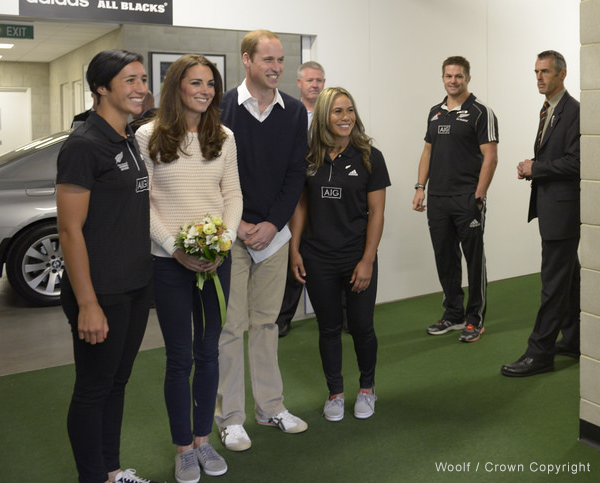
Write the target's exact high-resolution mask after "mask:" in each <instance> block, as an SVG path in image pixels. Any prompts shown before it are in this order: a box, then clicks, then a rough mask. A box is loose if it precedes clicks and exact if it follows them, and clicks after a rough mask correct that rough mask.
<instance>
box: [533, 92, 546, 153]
mask: <svg viewBox="0 0 600 483" xmlns="http://www.w3.org/2000/svg"><path fill="white" fill-rule="evenodd" d="M549 107H550V103H549V102H548V101H544V105H543V106H542V110H541V111H540V127H539V128H538V135H537V138H536V140H535V152H536V153H537V152H538V150H539V149H540V144H542V134H543V132H544V125H545V124H546V117H547V116H548V108H549Z"/></svg>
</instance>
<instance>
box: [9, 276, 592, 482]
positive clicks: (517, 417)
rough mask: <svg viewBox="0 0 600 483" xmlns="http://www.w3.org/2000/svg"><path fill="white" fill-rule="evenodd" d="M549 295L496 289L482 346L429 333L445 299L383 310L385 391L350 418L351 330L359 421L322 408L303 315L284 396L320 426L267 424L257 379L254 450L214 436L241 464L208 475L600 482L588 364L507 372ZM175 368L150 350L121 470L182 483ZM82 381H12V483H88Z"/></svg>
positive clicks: (525, 280) (62, 377) (381, 378)
mask: <svg viewBox="0 0 600 483" xmlns="http://www.w3.org/2000/svg"><path fill="white" fill-rule="evenodd" d="M539 294H540V282H539V275H528V276H524V277H518V278H513V279H509V280H503V281H499V282H494V283H491V284H490V285H489V288H488V301H489V307H488V316H487V321H486V332H485V334H484V335H483V337H482V339H481V340H480V341H478V342H475V343H471V344H464V343H460V342H459V341H458V335H459V333H458V332H452V333H449V334H446V335H443V336H435V337H432V336H429V335H427V334H426V332H425V328H426V327H427V325H429V324H430V323H433V322H435V320H436V319H437V318H438V317H439V315H440V304H441V295H440V294H433V295H427V296H422V297H416V298H413V299H408V300H403V301H399V302H394V303H388V304H383V305H380V306H378V307H377V308H376V315H375V320H376V322H375V323H376V331H377V336H378V340H379V353H378V365H377V376H376V378H377V379H376V381H377V382H376V390H377V394H378V396H379V399H378V401H377V406H376V413H375V415H374V416H373V417H372V418H371V419H368V420H357V419H355V418H354V417H353V416H352V412H351V409H352V404H353V402H354V395H355V393H356V391H357V390H358V375H357V367H356V361H355V358H354V351H353V347H352V340H351V337H350V336H348V335H344V376H345V384H346V388H345V390H346V416H345V418H344V420H342V421H340V422H336V423H331V422H328V421H325V420H324V419H323V418H322V416H321V410H322V406H323V403H324V401H325V397H326V395H327V390H326V386H325V382H324V377H323V374H322V370H321V364H320V359H319V354H318V347H317V330H316V322H315V320H314V319H306V320H302V321H298V322H294V323H293V324H292V331H291V332H290V334H289V335H288V336H287V337H285V338H284V339H281V340H280V345H279V362H280V367H281V371H282V375H283V380H284V388H285V391H284V394H285V404H286V406H287V407H288V409H289V410H290V411H291V412H293V413H294V414H296V415H298V416H300V417H302V418H303V419H305V420H306V421H307V422H308V424H309V429H308V431H307V432H305V433H302V434H297V435H289V434H284V433H282V432H281V431H279V430H277V429H274V428H268V427H264V426H259V425H257V424H256V423H255V422H254V419H253V417H252V415H253V402H252V399H251V391H250V386H249V385H248V383H247V394H246V401H247V414H248V421H247V422H246V425H245V426H246V429H247V431H248V433H249V435H250V437H251V438H252V448H251V449H250V450H249V451H246V452H243V453H232V452H229V451H227V450H225V449H224V448H223V447H222V445H221V443H220V441H219V439H218V435H217V432H216V431H214V432H213V435H212V436H211V440H212V441H211V442H212V443H213V445H214V446H215V448H216V449H217V451H219V452H221V454H222V455H223V456H224V457H225V458H226V460H227V463H228V465H229V471H228V473H227V474H226V475H224V476H221V477H218V478H217V477H209V476H205V475H203V476H202V481H204V482H206V481H210V480H215V481H216V480H218V481H219V482H220V483H221V482H222V483H227V482H245V483H253V482H266V483H270V482H279V481H285V482H292V483H295V482H334V483H337V482H400V481H409V482H421V481H423V482H427V481H443V482H446V481H448V482H452V481H478V482H479V481H491V482H496V481H498V482H501V481H506V482H515V481H523V482H530V481H549V480H550V481H581V482H586V481H590V482H591V481H599V479H600V452H598V451H596V450H594V449H592V448H590V447H588V446H586V445H584V444H582V443H581V442H579V441H578V427H579V365H578V364H577V362H576V361H574V360H572V359H568V358H566V357H558V358H557V359H556V361H555V362H556V370H555V372H553V373H549V374H543V375H539V376H535V377H531V378H523V379H510V378H505V377H502V376H501V375H500V366H501V365H502V364H503V363H506V362H512V361H513V360H515V359H516V358H518V357H519V356H520V355H521V354H522V353H523V351H524V349H525V345H526V341H527V337H528V335H529V332H530V331H531V328H532V326H533V321H534V318H535V314H536V311H537V304H538V303H539ZM40 350H43V347H40ZM163 371H164V350H163V349H155V350H150V351H145V352H141V353H140V354H139V356H138V359H137V361H136V365H135V368H134V372H133V375H132V378H131V382H130V384H129V386H128V392H127V401H126V411H125V420H124V424H123V440H122V464H123V466H124V467H134V468H136V469H137V470H138V473H139V474H140V475H142V476H144V477H147V478H150V477H151V478H152V479H154V480H157V481H168V482H174V481H175V480H174V478H173V465H174V460H173V457H174V450H173V446H172V445H171V443H170V438H169V430H168V423H167V416H166V410H165V406H164V401H163V396H162V381H163ZM72 384H73V366H72V365H69V366H63V367H56V368H51V369H45V370H40V371H34V372H29V373H24V374H17V375H11V376H4V377H0V438H1V441H2V450H1V451H0V481H3V482H11V483H12V482H19V483H21V482H26V483H29V482H44V483H54V482H57V483H58V482H75V481H76V474H75V466H74V462H73V459H72V455H71V451H70V446H69V442H68V437H67V434H66V427H65V426H66V425H65V417H66V412H67V406H68V402H69V397H70V393H71V388H72Z"/></svg>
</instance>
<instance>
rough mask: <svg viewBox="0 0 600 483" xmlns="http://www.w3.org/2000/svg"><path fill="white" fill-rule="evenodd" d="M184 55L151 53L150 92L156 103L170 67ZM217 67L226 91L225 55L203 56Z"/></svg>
mask: <svg viewBox="0 0 600 483" xmlns="http://www.w3.org/2000/svg"><path fill="white" fill-rule="evenodd" d="M182 55H184V54H183V53H174V52H150V90H151V91H152V94H154V98H155V99H156V102H158V100H159V99H160V91H161V87H162V84H163V82H164V80H165V76H166V75H167V70H168V68H169V66H170V65H171V64H172V63H173V62H175V61H176V60H177V59H179V57H181V56H182ZM202 55H204V57H206V58H207V59H208V60H210V61H211V62H212V63H213V64H215V65H216V66H217V69H219V72H220V73H221V77H222V78H223V89H225V85H226V83H225V55H220V54H202Z"/></svg>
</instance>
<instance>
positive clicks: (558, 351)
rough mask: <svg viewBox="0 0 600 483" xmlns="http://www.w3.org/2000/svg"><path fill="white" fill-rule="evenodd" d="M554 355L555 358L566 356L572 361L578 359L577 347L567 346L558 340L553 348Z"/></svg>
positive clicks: (563, 341) (566, 343)
mask: <svg viewBox="0 0 600 483" xmlns="http://www.w3.org/2000/svg"><path fill="white" fill-rule="evenodd" d="M554 354H555V355H557V356H567V357H572V358H573V359H579V355H580V352H579V347H577V346H575V345H573V344H569V343H568V342H566V341H565V340H564V339H561V340H559V341H558V342H557V343H556V345H555V346H554Z"/></svg>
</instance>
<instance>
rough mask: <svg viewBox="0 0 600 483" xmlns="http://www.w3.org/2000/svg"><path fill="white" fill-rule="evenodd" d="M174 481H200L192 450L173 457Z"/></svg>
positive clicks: (193, 482) (196, 460)
mask: <svg viewBox="0 0 600 483" xmlns="http://www.w3.org/2000/svg"><path fill="white" fill-rule="evenodd" d="M175 479H176V480H177V483H198V482H199V481H200V465H199V464H198V458H197V457H196V452H195V451H194V450H193V449H188V450H186V451H184V452H183V453H178V454H177V455H175Z"/></svg>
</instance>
